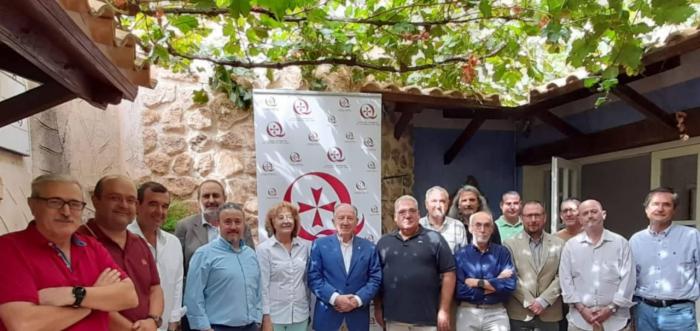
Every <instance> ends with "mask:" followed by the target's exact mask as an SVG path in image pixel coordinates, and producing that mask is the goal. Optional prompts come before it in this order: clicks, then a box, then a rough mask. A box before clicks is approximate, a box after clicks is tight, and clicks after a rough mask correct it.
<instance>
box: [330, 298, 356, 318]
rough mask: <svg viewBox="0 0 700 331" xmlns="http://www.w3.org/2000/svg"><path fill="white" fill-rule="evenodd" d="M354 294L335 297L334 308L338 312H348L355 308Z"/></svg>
mask: <svg viewBox="0 0 700 331" xmlns="http://www.w3.org/2000/svg"><path fill="white" fill-rule="evenodd" d="M353 300H354V298H353V296H352V295H349V294H343V295H339V296H337V297H336V298H335V303H334V308H335V310H337V311H338V312H341V313H347V312H349V311H352V310H353V309H355V305H354V304H353Z"/></svg>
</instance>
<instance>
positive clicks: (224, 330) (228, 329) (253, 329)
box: [211, 323, 259, 331]
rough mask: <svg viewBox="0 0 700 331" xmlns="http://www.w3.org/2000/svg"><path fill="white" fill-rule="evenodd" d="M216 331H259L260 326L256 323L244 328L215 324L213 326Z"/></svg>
mask: <svg viewBox="0 0 700 331" xmlns="http://www.w3.org/2000/svg"><path fill="white" fill-rule="evenodd" d="M211 328H212V329H214V331H258V330H259V328H258V325H257V324H255V323H250V324H248V325H244V326H228V325H219V324H214V325H212V326H211Z"/></svg>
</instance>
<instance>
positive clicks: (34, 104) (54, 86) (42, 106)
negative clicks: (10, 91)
mask: <svg viewBox="0 0 700 331" xmlns="http://www.w3.org/2000/svg"><path fill="white" fill-rule="evenodd" d="M75 97H76V95H75V94H73V93H72V92H70V91H68V89H66V88H65V87H63V86H61V85H60V84H58V83H56V82H49V83H45V84H44V85H41V86H39V87H36V88H33V89H31V90H29V91H26V92H24V93H22V94H18V95H16V96H14V97H12V98H9V99H5V100H3V101H2V102H0V127H3V126H5V125H8V124H10V123H14V122H16V121H19V120H21V119H23V118H26V117H29V116H32V115H34V114H36V113H39V112H42V111H44V110H46V109H49V108H51V107H54V106H57V105H60V104H62V103H64V102H66V101H69V100H72V99H75Z"/></svg>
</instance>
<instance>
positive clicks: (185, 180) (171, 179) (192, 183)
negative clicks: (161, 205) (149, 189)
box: [163, 176, 197, 198]
mask: <svg viewBox="0 0 700 331" xmlns="http://www.w3.org/2000/svg"><path fill="white" fill-rule="evenodd" d="M163 185H164V186H165V187H166V188H168V191H169V192H170V193H172V194H173V195H175V196H177V197H180V198H188V197H190V196H191V195H192V193H194V191H195V190H196V189H197V181H196V180H195V179H194V178H192V177H185V176H166V177H163Z"/></svg>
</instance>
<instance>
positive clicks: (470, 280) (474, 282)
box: [464, 278, 479, 288]
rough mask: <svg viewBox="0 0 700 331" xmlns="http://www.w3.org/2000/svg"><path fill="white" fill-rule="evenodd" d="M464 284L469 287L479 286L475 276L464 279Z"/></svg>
mask: <svg viewBox="0 0 700 331" xmlns="http://www.w3.org/2000/svg"><path fill="white" fill-rule="evenodd" d="M464 284H465V285H467V286H469V287H470V288H475V287H479V280H478V279H476V278H467V279H465V280H464Z"/></svg>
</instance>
